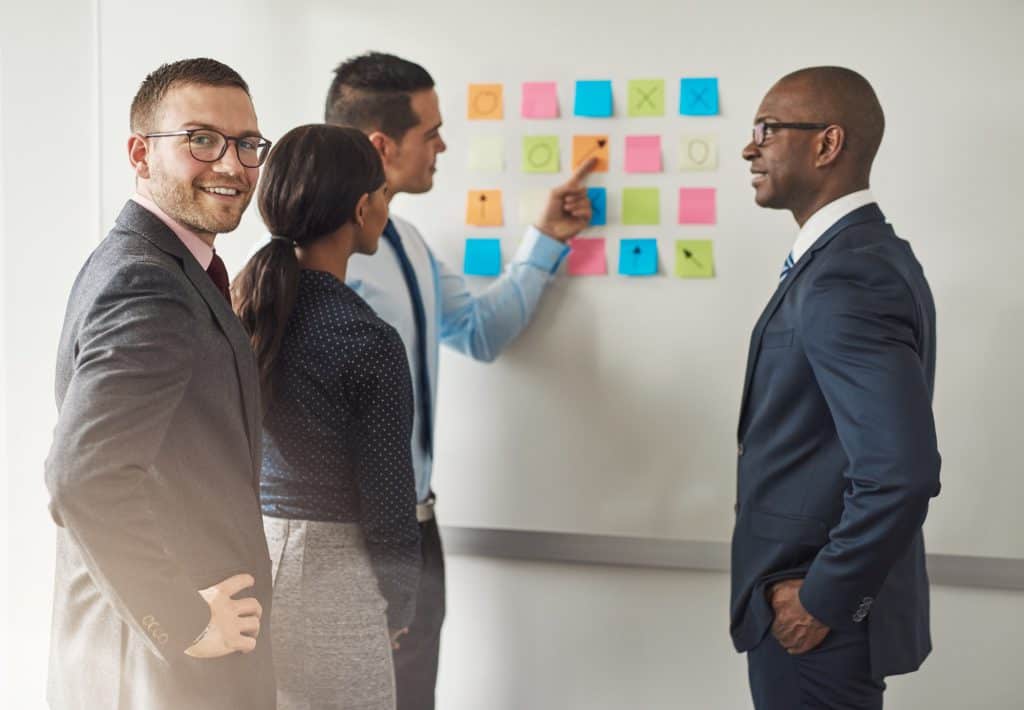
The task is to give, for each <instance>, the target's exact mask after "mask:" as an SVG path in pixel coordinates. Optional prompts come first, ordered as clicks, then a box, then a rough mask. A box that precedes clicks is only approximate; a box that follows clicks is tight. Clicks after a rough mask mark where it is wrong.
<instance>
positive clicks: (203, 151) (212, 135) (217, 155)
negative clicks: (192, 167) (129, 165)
mask: <svg viewBox="0 0 1024 710" xmlns="http://www.w3.org/2000/svg"><path fill="white" fill-rule="evenodd" d="M143 135H144V136H145V137H146V138H167V137H170V136H188V152H189V153H191V154H192V157H193V158H195V159H196V160H198V161H199V162H201V163H216V162H217V161H218V160H220V159H221V158H223V157H224V154H225V153H226V152H227V150H228V142H229V141H234V142H235V153H237V154H238V162H239V163H241V164H242V165H244V166H245V167H247V168H258V167H259V166H261V165H263V161H264V160H266V159H267V153H269V152H270V141H268V140H267V139H266V138H261V137H260V136H226V135H224V134H223V133H221V132H220V131H215V130H213V129H212V128H188V129H185V130H181V131H165V132H163V133H144V134H143Z"/></svg>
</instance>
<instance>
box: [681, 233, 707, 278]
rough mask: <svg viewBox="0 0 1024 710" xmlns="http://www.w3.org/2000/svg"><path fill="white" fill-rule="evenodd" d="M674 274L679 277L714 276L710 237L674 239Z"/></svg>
mask: <svg viewBox="0 0 1024 710" xmlns="http://www.w3.org/2000/svg"><path fill="white" fill-rule="evenodd" d="M676 276H678V277H679V278H681V279H710V278H714V276H715V258H714V253H713V251H712V248H711V240H710V239H679V240H677V241H676Z"/></svg>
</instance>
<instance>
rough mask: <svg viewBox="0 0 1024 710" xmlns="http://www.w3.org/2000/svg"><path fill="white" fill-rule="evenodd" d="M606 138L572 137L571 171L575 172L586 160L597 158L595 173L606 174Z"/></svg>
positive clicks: (607, 152) (607, 151) (607, 144)
mask: <svg viewBox="0 0 1024 710" xmlns="http://www.w3.org/2000/svg"><path fill="white" fill-rule="evenodd" d="M609 151H610V149H609V141H608V136H573V137H572V169H573V170H575V169H576V168H578V167H579V166H580V165H582V164H583V161H585V160H587V159H588V158H597V165H596V166H594V172H595V173H606V172H608V155H609Z"/></svg>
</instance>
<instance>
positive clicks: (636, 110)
mask: <svg viewBox="0 0 1024 710" xmlns="http://www.w3.org/2000/svg"><path fill="white" fill-rule="evenodd" d="M629 115H630V116H664V115H665V80H664V79H630V80H629Z"/></svg>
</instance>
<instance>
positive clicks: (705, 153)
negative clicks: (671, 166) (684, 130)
mask: <svg viewBox="0 0 1024 710" xmlns="http://www.w3.org/2000/svg"><path fill="white" fill-rule="evenodd" d="M679 169H680V170H682V171H684V172H699V171H706V170H718V137H717V136H714V135H711V134H703V135H695V134H687V135H684V136H683V141H682V144H681V145H680V148H679Z"/></svg>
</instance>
